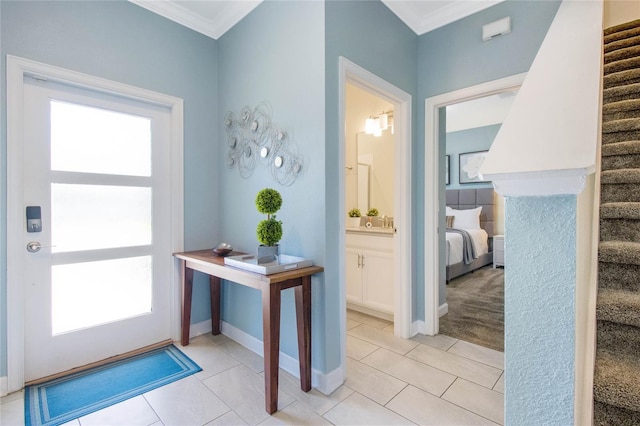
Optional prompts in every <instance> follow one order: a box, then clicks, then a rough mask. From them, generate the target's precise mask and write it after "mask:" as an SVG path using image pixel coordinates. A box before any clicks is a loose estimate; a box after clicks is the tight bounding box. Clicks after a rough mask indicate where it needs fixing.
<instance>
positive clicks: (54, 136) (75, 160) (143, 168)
mask: <svg viewBox="0 0 640 426" xmlns="http://www.w3.org/2000/svg"><path fill="white" fill-rule="evenodd" d="M51 170H58V171H66V172H85V173H104V174H118V175H130V176H150V175H151V120H149V119H148V118H145V117H138V116H135V115H130V114H125V113H121V112H114V111H109V110H105V109H99V108H94V107H88V106H84V105H78V104H71V103H67V102H61V101H54V100H52V101H51Z"/></svg>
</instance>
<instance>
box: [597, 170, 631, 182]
mask: <svg viewBox="0 0 640 426" xmlns="http://www.w3.org/2000/svg"><path fill="white" fill-rule="evenodd" d="M600 183H602V184H605V185H607V184H609V185H611V184H625V183H640V169H616V170H605V171H603V172H602V174H601V175H600Z"/></svg>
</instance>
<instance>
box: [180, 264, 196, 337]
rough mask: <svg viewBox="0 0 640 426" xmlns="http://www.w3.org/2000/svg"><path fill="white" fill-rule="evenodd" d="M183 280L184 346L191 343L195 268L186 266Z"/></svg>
mask: <svg viewBox="0 0 640 426" xmlns="http://www.w3.org/2000/svg"><path fill="white" fill-rule="evenodd" d="M182 263H183V268H184V274H183V280H182V339H181V342H180V343H182V346H187V345H188V344H189V330H190V327H191V294H192V293H193V269H191V268H187V267H186V266H184V262H182Z"/></svg>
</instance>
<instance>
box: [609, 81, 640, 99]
mask: <svg viewBox="0 0 640 426" xmlns="http://www.w3.org/2000/svg"><path fill="white" fill-rule="evenodd" d="M629 93H631V94H633V93H636V94H638V95H640V83H632V84H627V85H624V86H616V87H610V88H608V89H605V90H604V92H603V100H604V101H605V103H608V101H607V100H608V99H611V98H615V97H618V96H621V95H625V94H629Z"/></svg>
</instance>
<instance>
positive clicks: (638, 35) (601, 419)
mask: <svg viewBox="0 0 640 426" xmlns="http://www.w3.org/2000/svg"><path fill="white" fill-rule="evenodd" d="M603 87H604V93H603V107H602V175H601V198H600V247H599V252H598V270H599V274H598V302H597V307H596V318H597V349H596V364H595V377H594V389H593V390H594V392H593V393H594V424H595V425H612V426H613V425H615V426H625V425H640V20H637V21H633V22H629V23H626V24H622V25H618V26H615V27H612V28H608V29H606V30H605V31H604V78H603Z"/></svg>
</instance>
